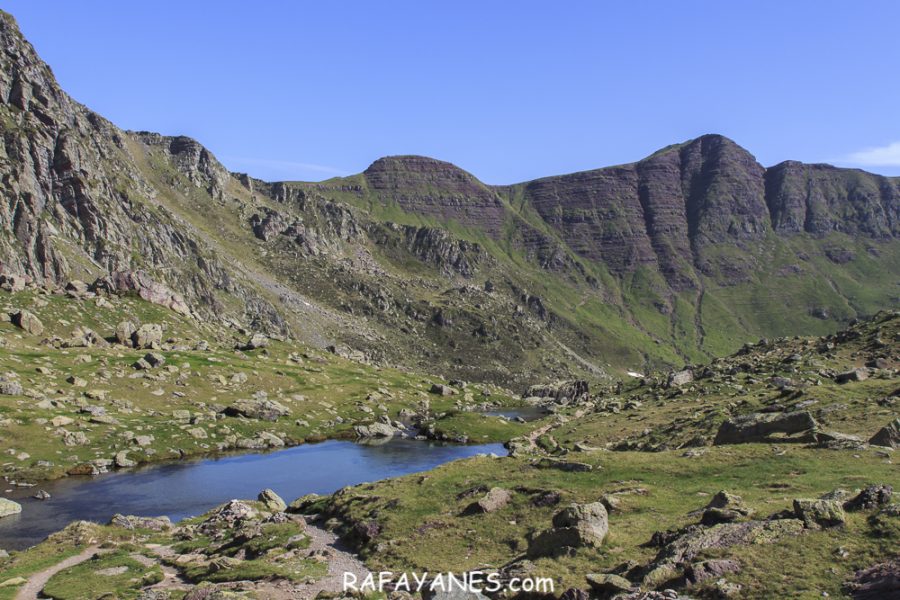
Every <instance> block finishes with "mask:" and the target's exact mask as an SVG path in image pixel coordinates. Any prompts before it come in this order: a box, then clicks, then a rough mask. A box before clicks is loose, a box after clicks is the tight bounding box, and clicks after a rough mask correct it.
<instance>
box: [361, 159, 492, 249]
mask: <svg viewBox="0 0 900 600" xmlns="http://www.w3.org/2000/svg"><path fill="white" fill-rule="evenodd" d="M363 175H364V176H365V179H366V182H367V183H368V186H369V188H370V189H371V190H372V191H373V192H374V193H375V194H376V195H377V196H378V197H379V198H380V199H382V201H386V202H395V203H397V204H398V205H400V207H402V208H403V210H406V211H409V212H411V213H415V214H420V215H424V216H428V217H435V218H438V219H441V220H447V219H449V220H453V221H458V222H460V223H462V224H464V225H468V226H473V227H478V228H480V229H483V230H484V231H486V232H488V233H489V234H490V235H491V236H494V237H496V236H498V235H499V233H500V229H501V228H502V226H503V221H504V219H505V216H506V215H505V210H504V206H503V203H502V202H501V201H500V199H499V198H498V197H497V195H496V194H495V193H494V192H493V191H492V190H490V189H488V188H487V187H486V186H485V185H484V184H483V183H481V182H480V181H478V180H477V179H475V177H473V176H472V175H470V174H469V173H466V172H465V171H463V170H462V169H460V168H459V167H457V166H455V165H452V164H450V163H448V162H443V161H440V160H434V159H433V158H427V157H424V156H389V157H385V158H380V159H378V160H376V161H375V162H374V163H372V165H371V166H369V168H368V169H366V170H365V172H364V173H363Z"/></svg>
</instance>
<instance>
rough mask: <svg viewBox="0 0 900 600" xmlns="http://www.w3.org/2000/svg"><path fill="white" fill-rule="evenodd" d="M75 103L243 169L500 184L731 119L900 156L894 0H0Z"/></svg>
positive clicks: (852, 151)
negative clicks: (419, 169)
mask: <svg viewBox="0 0 900 600" xmlns="http://www.w3.org/2000/svg"><path fill="white" fill-rule="evenodd" d="M0 7H2V8H3V9H5V10H7V11H9V12H11V13H12V14H13V15H14V16H15V17H16V18H17V19H18V21H19V25H20V27H21V28H22V30H23V31H24V33H25V35H26V37H28V38H29V39H30V41H31V42H32V43H33V44H34V46H35V47H36V48H37V50H38V52H39V53H40V54H41V56H42V57H43V58H44V59H45V60H46V61H47V62H48V63H49V64H50V65H51V67H52V68H53V70H54V72H55V73H56V76H57V78H58V79H59V81H60V82H61V83H62V85H63V87H64V88H65V89H66V90H67V91H68V92H69V93H70V94H71V95H72V96H74V97H75V98H76V99H77V100H79V101H81V102H83V103H84V104H86V105H88V106H89V107H90V108H92V109H94V110H96V111H97V112H99V113H101V114H102V115H104V116H106V117H108V118H109V119H111V120H112V121H113V122H115V123H116V124H118V125H119V126H121V127H124V128H128V129H145V130H152V131H159V132H162V133H165V134H185V135H189V136H192V137H194V138H197V139H198V140H199V141H200V142H202V143H203V144H205V145H206V146H207V147H208V148H210V149H211V150H212V151H213V152H214V153H215V154H216V155H217V156H218V157H219V159H220V160H221V161H222V162H223V163H224V164H225V165H226V166H227V167H229V168H230V169H232V170H237V171H248V172H250V173H251V174H253V175H255V176H258V177H261V178H263V179H270V180H274V179H303V180H319V179H325V178H328V177H331V176H334V175H340V174H350V173H355V172H359V171H361V170H363V169H364V168H365V167H366V166H368V165H369V164H370V163H371V162H372V161H373V160H375V159H376V158H378V157H379V156H383V155H388V154H425V155H428V156H433V157H436V158H441V159H444V160H448V161H451V162H453V163H456V164H458V165H459V166H461V167H463V168H465V169H467V170H469V171H471V172H472V173H474V174H475V175H476V176H478V177H479V178H481V179H482V180H483V181H486V182H488V183H511V182H515V181H523V180H527V179H532V178H536V177H541V176H545V175H553V174H559V173H566V172H571V171H577V170H584V169H590V168H596V167H600V166H606V165H610V164H618V163H624V162H630V161H633V160H637V159H639V158H642V157H643V156H645V155H647V154H649V153H651V152H653V151H654V150H656V149H658V148H660V147H663V146H666V145H668V144H671V143H675V142H679V141H683V140H686V139H689V138H692V137H695V136H698V135H701V134H703V133H710V132H715V133H721V134H724V135H727V136H729V137H731V138H732V139H734V140H735V141H737V142H738V143H739V144H741V145H743V146H744V147H746V148H747V149H748V150H750V151H751V152H752V153H754V154H755V155H756V156H757V158H758V159H759V160H760V162H762V163H763V164H764V165H772V164H775V163H777V162H780V161H782V160H785V159H789V158H790V159H797V160H803V161H808V162H834V163H838V164H843V165H856V166H862V167H864V168H867V169H869V170H872V171H875V172H880V173H885V174H900V43H898V39H900V37H898V36H900V33H898V32H900V29H898V28H900V2H896V1H858V2H855V1H850V0H847V1H844V2H834V1H829V0H816V1H799V0H790V1H788V0H780V1H777V2H769V1H753V2H751V1H745V2H737V1H720V0H717V1H692V0H678V1H674V0H666V1H615V2H614V1H604V2H601V1H592V2H587V1H584V2H579V1H572V2H552V1H549V0H548V1H546V2H529V1H515V2H514V1H511V0H510V1H506V2H501V1H494V0H476V1H471V2H470V1H465V0H452V1H437V0H435V1H429V0H411V1H402V2H401V1H396V2H395V1H391V0H377V1H374V0H369V1H358V2H354V1H338V0H336V1H326V0H321V1H317V2H299V1H287V0H284V1H275V0H257V1H255V2H249V1H246V0H242V1H224V0H217V1H212V0H178V1H172V0H154V1H152V2H151V1H145V2H137V1H133V0H128V1H121V0H115V1H113V0H105V1H101V0H82V1H78V2H72V1H64V0H0Z"/></svg>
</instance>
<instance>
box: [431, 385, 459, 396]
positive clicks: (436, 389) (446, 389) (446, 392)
mask: <svg viewBox="0 0 900 600" xmlns="http://www.w3.org/2000/svg"><path fill="white" fill-rule="evenodd" d="M428 391H429V392H431V393H432V394H437V395H438V396H452V395H454V394H455V393H456V390H454V389H453V388H452V387H450V386H449V385H444V384H443V383H435V384H432V386H431V389H430V390H428Z"/></svg>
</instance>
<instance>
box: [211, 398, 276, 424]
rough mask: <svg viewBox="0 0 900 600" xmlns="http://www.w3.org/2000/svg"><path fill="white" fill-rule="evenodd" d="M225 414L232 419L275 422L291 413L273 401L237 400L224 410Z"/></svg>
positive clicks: (263, 399) (257, 399)
mask: <svg viewBox="0 0 900 600" xmlns="http://www.w3.org/2000/svg"><path fill="white" fill-rule="evenodd" d="M225 414H226V415H229V416H232V417H246V418H248V419H258V420H260V421H277V420H278V418H279V417H284V416H287V415H289V414H291V411H290V410H289V409H288V408H287V407H285V406H284V405H283V404H280V403H278V402H276V401H274V400H269V399H267V398H253V399H247V400H238V401H237V402H235V403H234V404H232V405H231V406H229V407H228V408H226V409H225Z"/></svg>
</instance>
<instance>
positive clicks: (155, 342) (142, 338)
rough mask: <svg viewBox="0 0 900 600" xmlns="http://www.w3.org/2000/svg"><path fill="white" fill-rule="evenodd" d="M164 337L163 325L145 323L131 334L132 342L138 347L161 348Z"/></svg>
mask: <svg viewBox="0 0 900 600" xmlns="http://www.w3.org/2000/svg"><path fill="white" fill-rule="evenodd" d="M162 337H163V330H162V325H158V324H156V323H145V324H144V325H141V326H140V327H138V328H137V330H135V332H134V333H132V334H131V344H132V345H133V346H134V347H135V348H138V349H145V350H146V349H151V348H159V345H160V343H162Z"/></svg>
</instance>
